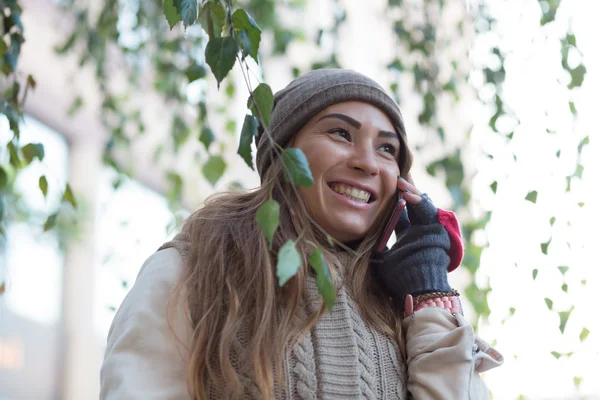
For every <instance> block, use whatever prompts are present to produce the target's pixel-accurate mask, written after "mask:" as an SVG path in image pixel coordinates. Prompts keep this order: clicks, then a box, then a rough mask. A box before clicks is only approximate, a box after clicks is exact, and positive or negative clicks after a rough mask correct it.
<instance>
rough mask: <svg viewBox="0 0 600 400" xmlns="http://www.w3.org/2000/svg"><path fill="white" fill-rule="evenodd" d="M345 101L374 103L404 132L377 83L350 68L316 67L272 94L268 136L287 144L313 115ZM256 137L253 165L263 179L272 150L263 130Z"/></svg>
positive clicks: (393, 106) (394, 106)
mask: <svg viewBox="0 0 600 400" xmlns="http://www.w3.org/2000/svg"><path fill="white" fill-rule="evenodd" d="M344 101H363V102H365V103H370V104H373V105H374V106H376V107H378V108H379V109H381V110H382V111H383V112H385V113H386V114H387V115H388V117H389V118H390V120H391V122H392V124H393V125H394V127H395V128H396V129H397V130H398V133H399V134H402V135H405V129H404V122H403V119H402V114H401V113H400V109H399V108H398V105H397V104H396V103H395V102H394V100H393V99H392V98H391V97H390V96H389V95H388V94H387V93H386V92H385V91H384V90H383V88H382V87H381V86H380V85H379V84H378V83H377V82H375V81H373V80H372V79H370V78H367V77H366V76H364V75H362V74H360V73H358V72H355V71H352V70H345V69H319V70H314V71H310V72H308V73H306V74H304V75H301V76H300V77H298V78H296V79H294V80H293V81H292V82H290V84H289V85H287V86H286V87H285V88H284V89H282V90H280V91H279V92H277V93H276V94H275V104H274V106H273V113H272V115H271V122H270V125H269V128H270V131H271V136H272V137H273V139H274V140H275V142H276V143H277V144H279V145H280V146H281V147H286V145H287V144H288V142H289V141H290V140H291V139H292V138H293V137H294V135H296V133H297V132H298V131H299V130H300V129H301V128H302V127H303V126H304V124H306V123H307V122H308V121H309V120H310V119H311V118H312V117H314V116H315V115H316V114H318V113H319V112H321V111H322V110H323V109H325V108H326V107H329V106H331V105H333V104H337V103H342V102H344ZM256 139H257V152H256V166H257V168H258V173H259V174H260V177H261V180H262V178H263V177H264V174H265V172H266V171H267V168H268V167H269V165H270V164H271V161H272V159H273V158H274V156H275V153H274V152H275V150H274V149H273V147H272V145H271V144H270V142H269V138H268V137H267V135H266V134H264V132H263V130H262V129H259V133H258V137H257V138H256Z"/></svg>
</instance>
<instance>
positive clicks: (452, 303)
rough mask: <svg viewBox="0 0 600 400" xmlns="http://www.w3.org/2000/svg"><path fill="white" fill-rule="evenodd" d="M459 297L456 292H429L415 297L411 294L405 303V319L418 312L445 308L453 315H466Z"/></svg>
mask: <svg viewBox="0 0 600 400" xmlns="http://www.w3.org/2000/svg"><path fill="white" fill-rule="evenodd" d="M459 296H460V295H459V293H458V292H457V291H456V290H450V291H444V292H429V293H423V294H420V295H417V296H414V297H413V296H412V295H410V294H409V295H407V296H406V298H405V302H404V317H405V318H406V317H410V316H413V315H414V313H416V312H417V311H419V310H421V309H423V308H429V307H438V308H443V309H445V310H448V312H450V313H451V314H453V315H454V314H461V315H464V314H463V309H462V304H461V302H460V299H459Z"/></svg>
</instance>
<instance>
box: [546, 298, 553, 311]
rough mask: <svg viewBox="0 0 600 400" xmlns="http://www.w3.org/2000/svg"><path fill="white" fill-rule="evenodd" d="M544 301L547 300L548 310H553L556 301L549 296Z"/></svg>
mask: <svg viewBox="0 0 600 400" xmlns="http://www.w3.org/2000/svg"><path fill="white" fill-rule="evenodd" d="M544 301H545V302H546V307H548V310H552V305H554V302H553V301H552V300H550V299H549V298H547V297H546V298H545V299H544Z"/></svg>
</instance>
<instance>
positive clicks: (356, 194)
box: [331, 183, 371, 203]
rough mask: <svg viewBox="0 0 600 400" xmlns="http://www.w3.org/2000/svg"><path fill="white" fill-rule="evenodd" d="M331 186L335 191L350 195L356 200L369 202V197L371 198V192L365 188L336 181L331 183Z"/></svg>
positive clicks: (349, 196)
mask: <svg viewBox="0 0 600 400" xmlns="http://www.w3.org/2000/svg"><path fill="white" fill-rule="evenodd" d="M331 188H332V189H333V190H334V191H336V192H337V193H340V194H343V195H345V196H346V197H348V198H350V199H352V200H354V201H359V202H361V203H367V202H368V201H369V199H370V198H371V193H369V192H367V191H365V190H360V189H357V188H355V187H353V186H350V185H345V184H342V183H334V184H333V185H331Z"/></svg>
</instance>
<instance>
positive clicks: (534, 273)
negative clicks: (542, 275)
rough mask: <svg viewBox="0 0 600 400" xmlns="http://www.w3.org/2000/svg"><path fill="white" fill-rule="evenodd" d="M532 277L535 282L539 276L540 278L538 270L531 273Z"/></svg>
mask: <svg viewBox="0 0 600 400" xmlns="http://www.w3.org/2000/svg"><path fill="white" fill-rule="evenodd" d="M531 275H532V277H533V280H534V281H535V278H537V276H538V269H537V268H534V270H533V271H531Z"/></svg>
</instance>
